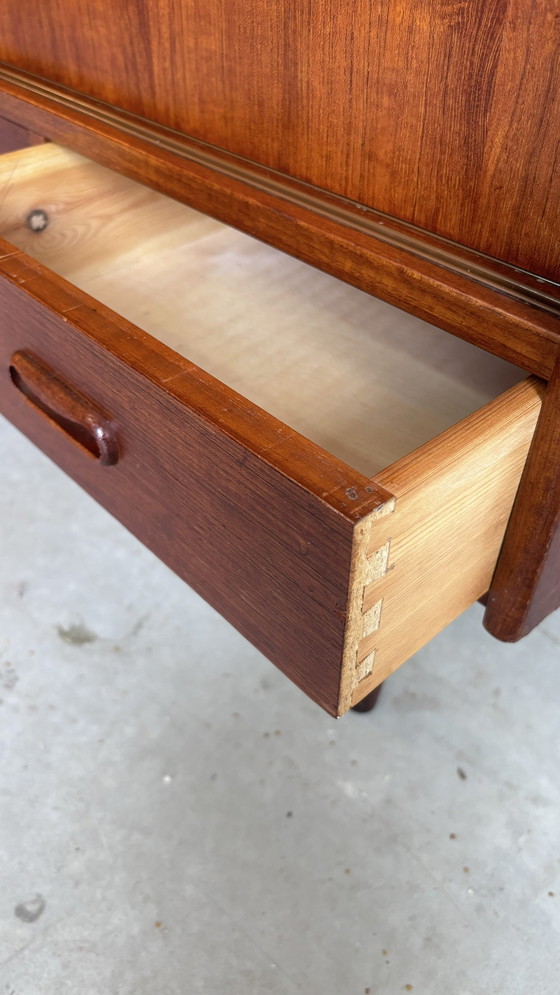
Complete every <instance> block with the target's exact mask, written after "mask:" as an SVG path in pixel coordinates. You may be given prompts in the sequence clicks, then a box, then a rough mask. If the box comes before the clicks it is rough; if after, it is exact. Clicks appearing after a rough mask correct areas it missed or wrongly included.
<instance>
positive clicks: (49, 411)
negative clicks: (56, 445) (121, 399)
mask: <svg viewBox="0 0 560 995" xmlns="http://www.w3.org/2000/svg"><path fill="white" fill-rule="evenodd" d="M10 377H11V379H12V383H13V384H14V386H15V387H17V389H18V390H20V391H21V393H22V394H23V395H24V397H26V398H27V399H28V401H29V402H30V404H32V405H34V407H35V408H37V410H38V411H41V412H42V413H43V414H44V415H45V416H46V417H47V418H48V419H49V420H50V421H51V422H53V423H54V424H55V425H56V426H57V427H58V428H60V429H61V430H62V431H63V432H64V433H65V434H66V435H67V436H68V438H69V439H71V440H73V441H74V442H76V443H77V444H78V445H80V446H82V447H83V448H84V449H85V450H86V452H88V453H91V455H92V456H94V457H95V459H98V460H99V463H100V464H101V466H114V465H115V463H117V462H118V459H119V446H118V442H117V438H116V435H115V429H114V426H113V425H112V424H111V422H110V420H109V419H108V418H106V417H105V416H104V415H103V414H102V413H101V412H100V411H99V410H98V408H97V407H96V406H95V405H94V404H92V402H91V401H90V400H88V398H86V397H84V396H83V395H82V394H79V393H78V392H77V391H76V390H74V388H73V387H71V386H70V385H69V384H67V383H64V381H63V380H61V379H60V377H59V376H58V374H57V373H56V371H55V370H53V369H51V367H49V366H47V365H46V363H43V362H42V360H40V359H39V358H38V357H37V356H35V355H34V354H33V353H31V352H26V351H24V350H22V349H19V350H18V351H17V352H15V353H14V354H13V356H12V358H11V361H10Z"/></svg>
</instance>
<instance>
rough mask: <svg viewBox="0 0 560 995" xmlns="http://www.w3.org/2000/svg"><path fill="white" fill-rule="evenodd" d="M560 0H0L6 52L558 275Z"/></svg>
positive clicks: (0, 36)
mask: <svg viewBox="0 0 560 995" xmlns="http://www.w3.org/2000/svg"><path fill="white" fill-rule="evenodd" d="M559 47H560V8H559V6H558V0H540V2H534V0H469V2H464V0H416V2H414V3H409V2H402V0H392V2H390V3H387V2H382V0H374V2H370V0H356V3H353V4H352V5H350V6H349V5H347V4H340V3H339V2H337V0H318V2H314V3H304V4H302V3H301V2H300V0H282V2H281V3H280V2H276V3H270V2H266V3H265V2H264V0H232V2H230V3H227V4H224V3H222V2H219V0H206V2H204V3H202V2H200V0H183V2H181V3H178V2H173V3H169V4H166V5H162V4H161V3H160V2H156V0H145V2H144V3H142V4H138V3H136V2H134V0H120V2H119V3H117V4H116V3H114V2H113V0H94V2H91V3H89V4H87V6H86V7H84V5H83V4H76V3H75V2H71V0H55V2H52V3H50V4H48V5H46V4H44V3H41V2H39V0H20V2H19V3H18V4H4V5H2V7H1V10H0V58H2V59H3V60H4V61H5V62H7V63H9V64H10V65H13V66H18V67H20V68H23V69H27V70H29V71H31V72H33V73H36V74H38V75H40V76H42V77H44V78H46V79H50V80H55V81H59V82H61V83H64V84H65V85H67V86H69V87H72V88H74V89H75V90H77V91H80V92H83V93H85V94H89V95H91V96H94V97H97V98H100V99H102V100H104V101H107V102H108V103H109V104H113V105H115V106H117V107H122V108H124V109H126V110H129V111H131V112H133V113H135V114H138V115H141V116H143V117H145V118H147V119H149V120H154V121H158V122H160V123H162V124H164V125H166V126H169V127H171V128H173V129H176V130H177V131H179V132H182V133H184V134H187V135H191V136H193V137H195V138H199V139H201V140H203V141H205V142H208V143H210V144H212V145H214V146H217V147H220V148H224V149H228V150H230V151H231V152H233V153H235V154H237V155H240V156H243V157H245V158H248V159H252V160H254V161H256V162H259V163H262V164H264V165H266V166H268V167H272V168H274V169H275V170H279V171H281V172H283V173H285V174H288V175H290V176H293V177H298V178H300V179H302V180H305V181H307V182H309V183H311V184H314V185H315V186H317V187H320V188H323V189H326V190H330V191H333V192H335V193H337V194H340V195H342V196H344V197H347V198H349V199H350V200H352V201H355V202H357V203H360V204H366V205H369V206H372V207H374V208H376V209H377V210H380V211H384V212H386V213H388V214H389V215H392V216H395V217H397V218H401V219H404V220H406V221H409V222H412V223H414V224H415V225H418V226H420V227H421V228H423V229H426V230H428V231H434V232H436V233H438V234H440V235H442V236H445V237H448V238H451V239H454V240H456V241H458V242H459V243H461V244H464V245H467V246H471V247H473V248H475V249H478V250H480V251H482V252H485V253H488V254H489V255H491V256H494V257H496V258H498V259H504V260H507V261H508V262H510V263H512V264H514V265H516V266H520V267H522V268H524V269H527V270H529V271H532V272H536V273H539V274H540V275H542V276H545V277H548V278H549V279H553V280H554V279H555V280H557V279H558V278H559V275H560V265H559V264H560V259H559V246H558V234H557V204H558V200H559V198H560V171H559V170H558V168H557V153H558V128H559V114H560V72H559V58H558V54H559Z"/></svg>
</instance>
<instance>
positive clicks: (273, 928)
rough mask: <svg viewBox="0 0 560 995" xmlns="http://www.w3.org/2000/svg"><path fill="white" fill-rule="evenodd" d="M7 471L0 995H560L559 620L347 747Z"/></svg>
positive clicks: (144, 575)
mask: <svg viewBox="0 0 560 995" xmlns="http://www.w3.org/2000/svg"><path fill="white" fill-rule="evenodd" d="M0 452H1V453H2V475H1V479H0V514H1V520H2V532H1V538H0V544H1V545H0V550H1V556H0V591H1V604H0V619H1V625H0V697H1V698H2V704H1V706H0V717H1V718H2V722H1V726H0V728H1V733H0V737H1V740H0V741H1V748H2V755H1V767H0V772H1V773H0V800H1V808H0V859H1V860H2V864H3V866H2V886H1V890H0V993H1V995H41V993H45V995H76V993H79V995H101V993H103V995H154V993H157V995H198V993H201V995H225V993H227V995H268V993H270V995H294V993H305V995H363V993H367V992H370V993H371V995H397V993H400V992H405V991H411V992H413V993H414V995H440V993H441V995H444V993H445V995H482V993H484V995H489V993H500V995H539V993H546V995H557V993H558V992H559V991H560V981H559V977H560V937H559V927H560V879H559V863H560V847H559V832H560V797H559V796H560V790H559V740H560V737H559V726H560V700H559V694H558V687H559V685H560V615H556V616H555V617H553V618H552V619H549V620H548V621H547V622H546V623H545V624H544V625H542V626H541V628H540V630H539V631H537V632H535V633H534V634H533V635H532V636H531V637H529V638H528V639H527V640H525V641H524V642H523V643H520V644H518V645H516V646H502V645H500V644H498V643H496V642H495V641H493V640H492V639H491V638H490V637H489V636H487V635H486V634H485V633H484V631H483V629H482V628H481V625H480V620H481V609H480V608H479V607H478V606H475V607H474V608H473V609H472V610H471V611H470V612H468V613H467V614H466V615H465V616H463V618H461V619H459V620H458V621H457V622H456V623H455V624H454V625H452V626H451V627H450V628H449V629H447V631H446V632H445V633H443V634H442V635H441V636H440V637H439V638H438V639H436V640H435V641H434V642H433V643H432V644H431V645H430V646H428V647H427V648H426V649H425V650H424V651H423V652H421V653H419V654H418V655H417V656H416V658H415V659H414V660H413V661H411V662H409V663H408V664H407V665H405V666H404V667H403V668H402V669H401V670H400V671H399V672H398V673H397V674H396V675H394V677H392V678H391V680H390V681H389V682H388V683H387V685H386V687H385V689H384V694H383V696H382V698H381V699H380V703H379V706H378V708H377V709H376V711H374V712H372V713H371V714H369V715H358V714H355V713H351V714H350V715H348V716H346V718H344V719H342V720H340V721H339V722H335V721H333V720H332V719H330V718H329V717H328V716H327V715H325V714H324V713H322V712H321V711H320V710H319V709H318V708H317V707H316V706H314V705H313V704H312V703H311V702H310V701H308V700H307V699H306V698H305V697H304V696H303V694H301V692H299V691H298V690H297V689H296V688H295V687H293V686H292V685H291V684H290V683H289V682H288V681H287V680H286V679H285V678H284V677H283V676H282V675H281V674H280V673H279V672H277V671H276V670H275V669H274V668H273V667H272V666H271V665H270V664H269V663H267V662H266V661H265V660H264V659H263V658H262V657H261V656H260V655H259V653H257V652H256V650H254V649H252V648H251V646H249V645H248V644H247V643H246V642H245V641H244V640H243V639H242V638H241V637H240V636H238V635H237V634H236V633H235V632H234V631H233V630H232V629H231V628H230V627H229V626H228V625H227V624H226V623H225V622H224V621H222V619H220V618H219V617H218V616H217V615H216V614H215V613H214V612H213V611H212V610H211V609H210V608H208V607H207V606H206V605H205V604H204V603H203V602H202V601H201V600H200V599H199V598H198V597H197V596H196V595H195V594H193V592H192V591H190V590H189V589H188V588H187V587H186V586H185V585H184V584H182V583H181V581H179V580H178V579H177V578H176V577H174V576H173V575H172V574H171V573H170V572H169V571H168V570H167V569H166V568H165V567H163V566H162V565H161V564H160V563H159V562H158V561H157V560H155V559H154V557H153V556H152V555H151V554H150V553H148V552H147V551H146V550H145V549H144V548H143V547H142V546H140V544H139V543H138V542H137V541H136V540H135V539H133V538H132V537H131V536H130V535H128V534H127V533H126V532H125V531H124V529H122V528H121V527H120V526H119V525H118V524H117V523H116V522H114V521H113V520H112V519H111V518H110V517H109V516H108V515H107V514H106V513H105V512H104V511H102V510H101V509H99V508H97V507H96V506H95V505H94V504H93V503H92V501H91V500H90V499H89V498H88V497H86V496H85V495H84V494H82V493H81V492H80V491H79V489H78V488H77V486H76V485H74V484H73V483H72V482H71V481H70V480H68V479H66V478H65V477H64V476H63V475H62V473H60V471H58V470H57V469H56V468H55V467H53V466H52V465H51V464H50V463H49V462H48V461H47V460H46V459H45V458H44V457H43V456H42V455H40V454H39V453H38V452H37V451H36V450H35V449H34V448H33V447H32V446H31V445H30V444H29V443H28V442H27V441H26V440H24V439H23V438H22V437H21V436H20V435H19V434H18V433H16V431H15V430H14V429H13V428H11V427H10V426H8V425H7V424H6V423H5V422H2V423H1V424H0Z"/></svg>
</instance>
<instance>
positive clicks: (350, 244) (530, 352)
mask: <svg viewBox="0 0 560 995" xmlns="http://www.w3.org/2000/svg"><path fill="white" fill-rule="evenodd" d="M0 113H1V114H3V115H4V116H5V117H6V118H8V119H10V120H14V121H16V122H17V123H18V124H20V125H21V126H23V127H26V128H28V129H29V130H30V131H33V132H34V133H36V134H44V135H45V136H46V137H48V138H51V139H53V140H56V141H58V142H60V143H61V144H66V145H68V146H69V147H71V148H73V149H75V150H76V151H78V152H81V153H82V154H83V155H85V156H89V157H90V158H92V159H95V160H96V161H98V162H100V163H101V164H103V165H106V166H108V167H109V168H111V169H114V170H116V171H117V172H122V173H124V174H125V175H127V176H129V177H131V178H132V179H135V180H138V181H139V182H142V183H145V184H147V185H148V186H151V187H153V188H154V189H157V190H160V191H161V192H163V193H166V194H168V195H169V196H171V197H175V198H176V199H178V200H181V201H183V202H184V203H186V204H189V205H190V206H191V207H194V208H196V209H197V210H199V211H202V212H204V213H206V214H210V215H212V216H213V217H216V218H218V219H219V220H220V221H223V222H224V223H225V224H230V225H232V226H233V227H236V228H239V229H241V230H243V231H246V232H247V233H248V234H250V235H253V236H255V237H257V238H260V239H261V240H263V241H265V242H268V243H270V244H272V245H274V246H275V247H277V248H280V249H282V250H283V251H285V252H288V253H290V254H292V255H294V256H297V257H298V258H300V259H302V260H304V261H305V262H308V263H310V264H311V265H314V266H317V267H318V268H320V269H323V270H325V271H327V272H329V273H332V274H333V275H334V276H337V277H338V278H340V279H343V280H346V281H347V282H349V283H352V284H353V285H355V286H357V287H359V288H360V289H362V290H365V291H367V292H368V293H371V294H373V295H374V296H377V297H380V298H382V299H384V300H386V301H388V302H389V303H391V304H394V305H395V306H397V307H400V308H402V309H403V310H406V311H409V312H411V313H413V314H416V315H417V316H418V317H420V318H423V319H424V320H427V321H430V322H432V323H433V324H435V325H438V326H439V327H441V328H444V329H445V330H446V331H448V332H451V333H453V334H455V335H458V336H460V337H462V338H465V339H467V340H469V341H472V342H474V343H475V345H478V346H479V347H480V348H483V349H487V350H488V351H490V352H493V353H495V354H496V355H500V356H502V358H504V359H507V360H509V361H510V362H513V363H516V364H517V365H519V366H521V367H523V368H525V369H526V370H528V371H529V372H532V373H536V374H537V375H539V376H542V377H549V376H550V374H551V372H552V368H553V366H554V362H555V359H556V355H557V352H558V347H559V343H560V330H559V329H560V325H559V321H558V314H559V303H560V301H559V298H558V287H557V286H556V285H555V284H553V283H550V282H549V281H543V280H541V279H540V278H539V277H535V276H533V275H531V274H525V273H521V272H520V271H518V270H516V269H514V268H512V267H508V266H507V264H505V263H500V262H494V261H493V260H489V259H486V258H484V257H482V256H480V255H479V254H477V253H472V252H471V251H470V250H468V249H465V248H464V247H461V246H454V245H453V244H452V243H448V242H446V240H445V239H436V238H433V237H432V236H430V235H428V234H427V233H425V232H421V231H419V230H416V229H414V228H413V227H412V226H407V225H405V224H404V223H403V222H400V221H397V220H396V219H390V218H385V216H383V215H380V214H378V213H377V212H375V211H372V210H371V209H370V208H369V207H364V206H363V205H356V204H352V203H351V202H347V201H345V200H344V199H342V198H337V197H335V196H334V195H332V194H329V193H327V192H326V191H319V190H316V189H315V188H313V187H309V186H307V185H306V184H303V183H298V182H297V181H295V180H292V179H290V178H288V177H284V176H282V175H280V174H276V173H273V172H272V171H271V170H267V169H265V168H263V167H261V166H258V165H257V164H255V163H251V162H247V161H245V160H241V159H238V158H236V157H234V156H231V155H229V154H227V153H226V152H223V151H221V150H219V149H213V148H211V147H209V146H205V145H203V144H202V143H200V142H196V141H194V140H192V139H189V138H187V137H186V136H182V135H181V134H179V133H176V132H173V131H170V130H169V129H165V128H162V127H161V126H159V125H156V124H155V123H153V122H150V121H145V120H143V119H140V118H137V117H135V116H134V115H130V114H127V113H125V112H124V111H121V110H119V109H115V108H112V107H109V106H108V105H106V104H102V103H100V102H98V101H95V100H92V99H90V98H87V97H85V96H82V95H80V94H76V93H74V92H73V91H68V90H66V89H64V88H62V87H60V86H56V85H54V84H50V83H46V82H45V81H42V80H39V79H37V78H36V77H33V76H30V75H28V74H25V73H22V72H19V71H16V70H13V69H10V68H9V67H6V66H4V67H3V68H1V69H0ZM475 257H476V258H475Z"/></svg>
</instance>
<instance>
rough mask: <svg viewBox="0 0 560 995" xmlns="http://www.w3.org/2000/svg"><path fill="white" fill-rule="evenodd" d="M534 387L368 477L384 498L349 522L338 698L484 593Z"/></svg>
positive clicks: (378, 674) (525, 443)
mask: <svg viewBox="0 0 560 995" xmlns="http://www.w3.org/2000/svg"><path fill="white" fill-rule="evenodd" d="M544 392H545V385H544V384H543V383H542V382H541V381H538V380H535V379H531V380H527V381H525V382H523V383H520V384H518V385H516V386H515V387H512V388H511V389H510V390H509V391H507V392H506V393H505V394H503V395H502V396H501V397H499V398H497V399H496V400H495V401H492V402H491V403H490V404H487V405H485V406H484V407H483V408H481V409H480V410H479V411H477V412H475V413H474V414H473V415H471V416H470V417H469V418H465V419H464V420H463V421H462V422H459V423H458V424H457V425H455V426H453V427H452V428H450V429H448V431H446V432H444V433H442V434H441V435H440V436H438V437H437V438H436V439H433V440H432V441H431V442H429V443H427V444H426V445H424V446H422V447H421V449H418V450H417V451H416V452H413V453H411V454H410V455H408V456H406V457H404V458H403V459H401V460H398V461H397V462H396V463H395V464H394V465H393V466H391V467H388V468H387V469H386V470H384V471H383V472H381V473H379V474H376V476H375V478H374V480H375V482H376V483H377V484H378V485H381V486H382V487H384V488H386V489H387V490H388V491H389V493H391V494H393V495H394V500H393V501H392V502H386V503H385V505H383V506H382V507H381V508H380V509H377V510H376V511H374V512H372V513H371V514H370V515H368V516H367V518H365V519H364V520H363V521H362V522H361V523H360V525H359V526H358V527H357V529H356V534H355V542H357V543H359V544H358V545H357V546H356V547H355V555H354V567H353V572H354V578H355V581H354V582H355V584H356V585H357V587H358V588H359V587H361V588H362V597H361V599H360V598H359V596H358V594H356V599H355V601H354V604H355V606H356V608H355V611H356V612H358V606H359V613H358V614H357V615H356V618H355V619H354V627H353V632H354V639H356V638H357V646H356V645H355V643H353V644H352V645H351V646H349V645H348V644H347V654H346V659H345V663H346V667H345V675H344V676H343V684H342V691H341V698H342V700H346V701H348V700H350V701H351V702H352V704H355V703H356V701H359V700H360V699H361V698H362V697H364V695H366V694H368V693H369V692H370V691H371V690H372V689H373V688H374V687H376V686H377V685H378V684H380V683H381V682H382V681H383V680H385V678H386V677H388V676H389V675H390V674H391V673H392V672H393V671H394V670H395V669H396V667H397V666H399V665H400V664H401V663H402V662H403V661H404V660H408V659H409V658H410V657H411V656H413V654H414V653H416V652H417V650H419V649H420V648H421V647H422V646H424V645H425V644H426V643H427V642H428V641H429V640H430V639H431V638H432V637H433V636H435V635H436V634H437V633H438V632H439V631H440V630H441V629H442V628H443V627H444V626H445V625H447V624H448V623H449V622H451V621H452V620H453V619H454V618H456V617H457V616H458V615H459V614H461V612H463V611H464V610H465V609H466V608H467V607H468V606H469V605H471V604H472V603H473V602H475V601H476V600H477V599H478V598H480V597H481V595H482V594H484V592H485V591H487V590H488V587H489V585H490V581H491V578H492V574H493V571H494V566H495V563H496V559H497V557H498V553H499V551H500V546H501V543H502V539H503V535H504V530H505V528H506V525H507V522H508V518H509V515H510V512H511V507H512V504H513V501H514V498H515V495H516V491H517V486H518V482H519V478H520V475H521V472H522V470H523V465H524V462H525V459H526V457H527V452H528V450H529V447H530V445H531V439H532V436H533V432H534V429H535V424H536V421H537V418H538V416H539V411H540V408H541V403H542V398H543V395H544ZM356 625H357V626H358V629H357V633H356Z"/></svg>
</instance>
